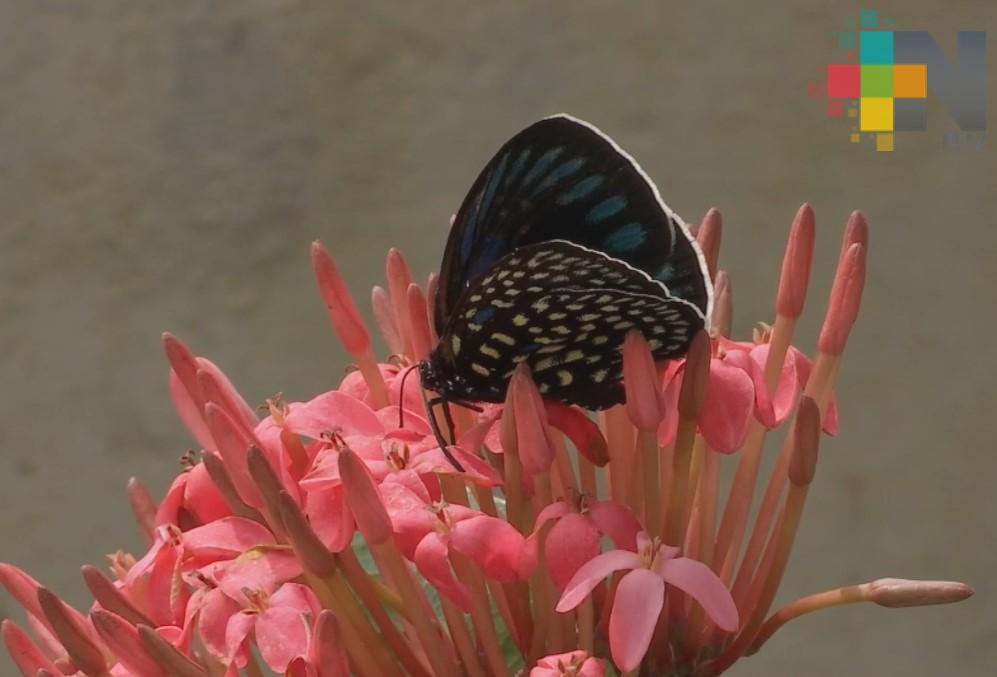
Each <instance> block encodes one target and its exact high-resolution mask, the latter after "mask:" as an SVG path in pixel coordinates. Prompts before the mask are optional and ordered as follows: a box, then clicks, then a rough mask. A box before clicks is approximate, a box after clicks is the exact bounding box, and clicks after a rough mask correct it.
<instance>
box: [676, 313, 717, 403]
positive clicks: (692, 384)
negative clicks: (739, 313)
mask: <svg viewBox="0 0 997 677" xmlns="http://www.w3.org/2000/svg"><path fill="white" fill-rule="evenodd" d="M710 348H711V347H710V335H709V334H708V333H706V331H705V330H703V331H700V332H699V333H698V334H696V336H695V337H694V338H693V339H692V343H691V344H690V345H689V352H688V353H686V356H685V375H684V376H683V377H682V389H681V390H680V391H679V414H681V415H682V417H683V418H686V419H697V418H699V414H700V412H702V410H703V402H705V401H706V387H707V384H708V383H709V381H710V359H711V356H710Z"/></svg>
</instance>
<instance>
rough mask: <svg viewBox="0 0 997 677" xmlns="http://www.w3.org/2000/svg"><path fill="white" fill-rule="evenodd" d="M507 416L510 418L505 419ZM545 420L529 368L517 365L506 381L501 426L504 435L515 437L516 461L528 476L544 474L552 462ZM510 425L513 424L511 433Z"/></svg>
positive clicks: (552, 452)
mask: <svg viewBox="0 0 997 677" xmlns="http://www.w3.org/2000/svg"><path fill="white" fill-rule="evenodd" d="M510 413H511V415H512V417H511V418H509V419H507V418H506V417H507V416H509V414H510ZM546 419H547V416H546V412H545V411H544V406H543V399H542V398H541V397H540V391H539V390H537V386H536V384H535V383H534V382H533V378H532V377H531V376H530V368H529V367H528V366H527V364H526V363H525V362H520V363H519V364H518V365H517V366H516V369H515V371H513V372H512V378H511V379H509V388H508V390H507V391H506V397H505V409H504V411H503V414H502V426H503V430H504V431H505V434H506V435H509V434H513V435H515V438H516V448H517V450H518V455H519V460H520V462H521V463H522V464H523V471H524V472H525V473H526V475H527V476H532V475H535V474H536V473H540V472H544V471H545V470H547V469H548V468H549V467H550V464H551V463H553V462H554V450H553V449H552V448H551V446H550V442H548V440H547V420H546ZM510 422H514V423H512V429H511V430H510V429H509V428H510Z"/></svg>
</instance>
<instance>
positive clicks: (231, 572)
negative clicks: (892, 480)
mask: <svg viewBox="0 0 997 677" xmlns="http://www.w3.org/2000/svg"><path fill="white" fill-rule="evenodd" d="M720 225H721V224H720V217H719V214H718V213H717V212H716V211H715V210H711V211H710V212H709V213H708V214H707V216H706V217H705V219H704V221H703V223H702V224H701V226H700V228H699V231H698V239H699V241H700V244H701V246H702V247H703V249H704V251H705V252H706V255H707V259H708V262H709V264H710V270H711V271H714V272H713V274H714V275H715V284H716V290H717V302H716V310H715V316H714V317H713V318H712V319H713V322H712V325H713V333H712V334H707V333H706V332H703V333H702V334H701V335H700V336H698V337H697V338H696V339H695V341H694V342H693V345H692V347H691V349H690V351H689V354H688V355H687V357H686V358H685V359H682V360H676V361H673V362H670V363H668V364H664V365H656V364H655V363H654V362H653V360H652V357H651V353H650V351H649V349H648V347H647V344H646V342H645V341H644V339H643V337H641V336H640V335H639V334H631V335H630V336H628V337H627V340H626V343H625V345H624V346H623V347H622V350H623V359H624V376H625V384H624V385H625V387H626V391H627V403H626V405H621V406H618V407H615V408H613V409H610V410H607V411H605V412H602V413H601V414H600V415H599V416H597V417H595V418H592V417H591V416H590V415H588V414H587V413H585V412H583V411H581V410H579V409H577V408H574V407H568V406H565V405H562V404H558V403H552V402H544V401H543V400H542V399H541V397H540V394H539V392H538V391H537V388H536V386H535V385H534V383H533V381H532V380H531V378H530V373H529V370H528V369H527V368H526V366H525V364H523V365H521V366H520V368H519V369H518V370H517V371H516V372H515V374H514V375H513V377H512V380H511V382H510V385H509V388H508V394H507V397H506V401H505V403H504V404H503V405H501V406H487V407H485V408H484V410H483V411H481V412H472V411H470V410H467V409H454V411H453V412H452V414H453V416H454V418H455V419H456V421H457V428H458V431H459V434H458V437H457V439H456V443H455V444H453V445H452V446H449V447H448V448H447V449H441V448H440V445H439V443H438V442H437V440H436V437H435V436H434V435H433V433H432V426H431V425H430V422H429V421H428V420H427V419H426V417H425V416H426V415H427V412H425V411H424V410H423V406H422V396H421V393H420V392H419V388H418V386H417V385H410V387H409V389H407V390H405V391H404V392H403V388H402V381H403V378H404V373H405V371H406V369H407V367H409V366H410V365H412V364H414V363H415V362H416V361H417V360H419V359H422V358H424V357H425V356H426V355H427V353H428V352H429V350H430V348H431V346H432V345H433V344H434V342H435V340H436V337H435V336H434V335H433V330H432V325H431V322H430V315H431V313H430V308H431V307H432V304H431V300H432V297H433V294H434V290H435V286H436V283H435V280H434V279H433V278H432V277H431V278H430V280H429V282H428V284H427V286H426V290H425V291H424V290H423V289H422V288H421V287H420V286H419V285H417V284H415V283H413V282H412V276H411V274H410V272H409V270H408V267H407V265H406V264H405V261H404V259H403V258H402V257H401V255H400V254H399V253H398V252H396V251H392V252H391V253H390V254H389V256H388V285H387V289H381V288H375V289H374V292H373V308H374V316H375V318H376V319H377V323H378V325H379V327H380V329H381V333H382V335H383V337H384V339H385V341H386V342H387V344H388V346H389V349H390V350H391V351H392V353H393V355H392V358H391V359H390V360H389V361H388V362H386V363H381V362H378V361H377V360H376V358H375V357H374V354H373V351H372V348H371V339H370V334H369V332H368V329H367V327H366V326H365V324H364V322H363V321H362V319H361V316H360V314H359V312H358V311H357V309H356V307H355V305H354V303H353V301H352V299H351V297H350V295H349V293H348V292H347V289H346V286H345V284H344V283H343V281H342V279H341V278H340V276H339V274H338V272H337V270H336V268H335V265H334V264H333V261H332V259H331V258H330V257H329V255H328V253H327V252H326V250H325V249H324V248H323V247H322V246H321V245H319V244H318V243H316V244H315V245H313V248H312V264H313V267H314V270H315V273H316V276H317V279H318V284H319V290H320V292H321V294H322V298H323V300H324V301H325V303H326V306H327V308H328V310H329V315H330V318H331V320H332V323H333V325H334V327H335V329H336V332H337V333H338V335H339V336H340V338H341V340H342V341H343V344H344V345H345V347H346V349H347V351H348V352H350V353H351V355H352V356H353V358H354V360H355V362H356V365H357V369H356V370H355V371H352V372H351V373H349V374H348V375H347V376H346V377H345V378H344V379H343V381H342V383H340V384H339V386H338V387H337V388H336V389H334V390H331V391H329V392H325V393H322V394H320V395H318V396H317V397H315V398H313V399H311V400H310V401H307V402H291V403H285V402H283V401H282V400H281V399H280V398H279V397H276V398H274V399H272V400H270V401H268V402H267V403H266V411H267V412H268V415H267V416H266V417H265V418H262V419H260V418H259V417H258V415H257V413H256V410H254V409H253V408H252V407H250V406H249V405H248V404H247V403H246V402H245V401H244V400H243V398H242V397H241V396H240V395H239V393H238V392H237V390H236V389H235V387H234V386H233V385H232V383H231V382H230V381H229V380H228V379H227V378H226V377H225V375H224V374H223V373H222V372H221V371H220V370H219V369H218V367H216V366H215V365H214V364H213V363H212V362H210V361H208V360H207V359H205V358H202V357H197V356H195V355H194V354H193V353H192V352H191V351H190V350H189V349H188V348H187V346H185V345H184V344H183V343H182V342H181V341H180V340H178V339H177V338H175V337H173V336H171V335H166V336H165V337H164V347H165V352H166V356H167V359H168V361H169V364H170V372H169V387H170V393H171V395H172V398H173V402H174V403H175V405H176V409H177V411H178V413H179V415H180V417H181V418H182V420H183V421H184V423H185V424H186V426H187V428H189V430H190V432H191V434H192V435H193V437H194V439H195V440H196V441H197V444H198V445H199V446H200V448H201V451H200V454H199V456H197V457H195V456H194V455H188V456H186V457H185V458H184V459H183V463H184V467H183V471H182V472H181V474H180V475H179V476H178V477H177V478H176V479H175V480H174V482H173V484H172V486H171V487H170V488H169V490H168V491H167V493H166V495H165V497H164V498H163V499H162V500H161V501H159V502H158V504H157V503H155V502H154V501H153V500H152V498H151V497H150V496H149V495H148V493H147V492H146V491H145V490H144V489H143V487H142V485H141V484H140V483H138V482H137V481H134V480H133V481H132V482H131V483H130V485H129V497H130V499H131V503H132V508H133V511H134V513H135V515H136V518H137V521H138V523H139V525H140V527H141V528H142V530H143V533H144V534H145V536H146V538H147V540H148V549H147V551H146V552H145V553H144V554H142V556H141V557H139V558H137V559H136V558H135V557H132V556H131V555H129V554H126V553H122V552H119V553H116V554H114V555H112V556H111V558H110V569H109V572H108V573H105V572H102V571H101V570H99V569H97V568H96V567H92V566H86V567H84V569H83V576H84V580H85V581H86V584H87V586H88V587H89V589H90V591H91V592H92V593H93V596H94V600H95V602H94V604H93V606H92V607H91V609H90V610H89V612H88V613H87V614H82V613H80V612H78V611H76V610H75V609H73V608H71V607H70V606H69V605H67V604H66V603H65V602H63V601H62V600H60V599H59V598H58V597H57V596H56V595H55V594H53V593H52V592H51V591H49V590H48V589H46V588H44V587H42V586H41V585H40V584H39V583H38V582H36V581H35V580H34V579H32V578H31V577H30V576H29V575H28V574H26V573H25V572H23V571H22V570H21V569H19V568H17V567H15V566H13V565H10V564H3V565H0V583H2V584H3V585H4V587H5V588H6V589H7V590H8V592H9V593H10V594H11V595H12V596H13V597H14V598H15V599H16V600H17V601H18V602H19V603H20V605H21V606H22V607H23V608H24V609H25V611H26V612H27V628H28V629H27V630H25V629H23V628H22V627H21V626H20V625H17V624H15V623H14V622H13V621H10V620H5V621H4V622H3V633H2V634H3V638H4V642H5V644H6V646H7V649H8V651H9V652H10V654H11V656H12V657H13V659H14V662H15V664H16V665H17V666H18V668H19V669H20V670H21V672H22V673H23V674H24V675H30V676H32V677H34V676H36V675H49V676H55V675H74V674H78V675H90V676H94V677H104V676H107V675H113V676H115V677H118V676H125V675H136V676H139V677H146V676H150V677H152V676H160V675H182V676H184V677H187V676H191V677H194V676H198V677H200V676H208V675H210V676H221V675H224V676H225V677H232V676H235V675H239V674H246V675H261V674H263V672H262V670H263V667H262V665H265V666H266V667H267V668H268V669H270V670H272V671H274V672H276V673H279V674H284V675H291V676H294V677H333V676H338V675H347V674H358V675H367V676H375V675H394V674H410V675H420V676H425V677H429V676H431V675H439V676H457V675H471V676H478V675H512V674H513V673H514V672H515V671H516V670H517V669H519V667H520V666H524V667H526V668H528V669H529V674H530V675H531V676H532V677H545V676H551V677H552V676H555V675H576V676H579V677H597V676H599V677H601V676H602V675H604V674H605V666H604V661H606V660H611V661H612V662H613V663H614V664H615V666H616V668H617V669H618V670H619V671H621V672H623V673H624V674H634V675H635V674H637V672H638V671H640V670H642V669H645V670H647V671H649V672H653V674H690V671H695V674H702V675H712V674H719V673H720V672H722V671H724V670H725V669H726V668H727V667H729V666H730V665H731V664H732V663H733V662H734V661H736V660H737V659H738V658H740V657H741V656H743V655H745V654H746V653H752V652H754V651H755V650H757V648H758V647H759V646H760V645H761V644H762V643H763V642H764V641H765V640H767V639H768V637H769V636H771V634H772V633H773V632H774V631H775V630H776V629H777V628H778V627H780V626H781V625H782V624H783V623H785V622H786V621H787V620H789V619H790V618H792V617H795V616H798V615H800V614H802V613H807V612H809V611H813V610H815V609H818V608H824V607H827V606H832V605H834V604H837V603H845V602H853V601H873V602H877V603H879V604H882V605H884V606H902V605H910V604H926V603H936V602H943V601H953V600H956V599H961V598H963V597H965V596H968V595H969V594H970V593H971V590H970V589H969V588H968V587H967V586H964V585H962V584H958V583H944V582H918V581H903V580H899V579H883V580H880V581H874V582H871V583H864V584H860V585H856V586H850V587H848V588H842V589H839V590H837V591H831V592H830V593H819V594H818V595H814V596H810V597H807V598H804V599H802V600H798V601H797V602H794V603H792V604H790V605H787V606H786V607H784V608H783V609H781V610H778V611H777V612H775V613H774V614H773V613H770V610H771V609H770V607H771V604H772V601H773V598H774V595H775V591H776V589H777V588H778V585H779V582H780V580H781V577H782V573H783V571H784V569H785V566H786V564H787V561H788V556H789V552H790V549H791V546H792V541H793V538H794V536H795V533H796V529H797V526H798V525H799V522H800V517H801V514H802V510H803V506H804V503H805V499H806V493H807V489H808V487H809V485H810V483H811V481H812V479H813V476H814V471H815V465H816V455H817V447H818V441H819V437H820V429H821V428H822V427H823V429H824V431H825V432H827V433H830V434H833V433H834V431H835V429H836V427H837V414H836V408H835V403H834V399H833V396H832V392H833V385H834V380H835V377H836V375H837V373H838V367H839V365H840V361H841V357H842V351H843V349H844V346H845V341H846V339H847V337H848V334H849V331H850V329H851V327H852V325H853V323H854V321H855V318H856V315H857V311H858V305H859V298H860V295H861V291H862V286H863V281H864V275H865V253H866V248H867V228H866V225H865V221H864V220H863V218H862V217H861V215H859V214H858V213H856V214H854V215H853V216H852V217H851V218H850V219H849V222H848V225H847V227H846V230H845V237H844V244H843V248H842V252H841V255H840V259H839V264H838V270H837V273H836V276H835V280H834V284H833V287H832V290H831V294H830V301H829V305H828V310H827V314H826V318H825V321H824V325H823V329H822V331H821V335H820V342H819V344H818V350H817V354H816V357H815V359H814V360H811V359H810V358H808V357H807V356H805V355H804V353H803V352H801V351H800V350H798V349H797V348H795V347H793V346H792V344H791V341H792V336H793V331H794V328H795V325H796V322H797V318H798V317H799V316H800V314H801V312H802V310H803V301H804V297H805V294H806V288H807V284H808V277H809V270H810V261H811V258H812V248H813V241H814V221H813V214H812V212H811V210H810V208H809V207H808V206H804V207H802V208H801V209H800V211H799V212H798V214H797V215H796V218H795V219H794V222H793V226H792V229H791V233H790V239H789V244H788V246H787V250H786V255H785V258H784V262H783V268H782V275H781V277H780V281H779V287H778V294H777V297H776V304H775V320H774V323H773V324H772V325H771V326H769V325H763V326H761V327H760V328H759V329H758V330H756V332H755V335H754V337H753V340H751V341H734V340H731V339H730V338H729V337H728V336H729V333H730V331H729V330H730V316H731V304H730V299H731V285H730V280H729V279H728V278H727V276H726V275H725V274H724V273H723V272H722V271H720V272H716V261H717V252H718V248H719V239H720ZM427 298H428V299H429V300H427ZM413 376H417V374H413ZM428 415H435V414H428ZM789 421H791V423H790V424H789V425H790V432H789V434H788V435H787V436H786V441H785V443H784V444H783V445H782V447H781V450H780V451H779V452H778V456H777V460H776V463H775V470H774V471H773V474H772V475H771V477H770V478H769V479H768V481H767V485H766V486H765V490H764V493H763V495H762V501H761V508H760V510H759V512H758V515H757V517H756V519H755V521H754V523H753V524H752V525H749V520H748V513H749V511H748V508H749V506H750V505H751V502H752V498H753V496H754V493H755V485H756V483H757V482H758V479H759V477H758V476H759V462H760V458H761V453H762V448H763V443H764V441H765V438H766V436H767V434H768V432H769V431H770V430H772V429H774V428H777V427H779V426H781V425H783V424H784V423H787V422H789ZM734 452H737V455H736V456H734V457H732V458H733V459H734V460H736V464H737V465H736V471H735V476H734V481H733V484H732V486H731V489H730V492H729V494H728V496H727V497H726V500H725V501H721V497H720V496H719V464H720V462H721V460H722V459H723V458H724V457H726V456H727V455H731V454H733V453H734ZM448 456H449V457H452V458H454V459H456V460H457V461H458V462H459V464H460V465H461V467H462V468H463V471H458V470H456V469H455V466H454V464H452V463H451V462H450V460H449V458H448ZM749 527H750V528H749ZM261 663H262V665H261Z"/></svg>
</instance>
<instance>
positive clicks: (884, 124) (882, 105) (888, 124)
mask: <svg viewBox="0 0 997 677" xmlns="http://www.w3.org/2000/svg"><path fill="white" fill-rule="evenodd" d="M859 130H860V131H863V132H892V131H893V98H892V97H862V100H861V103H860V104H859Z"/></svg>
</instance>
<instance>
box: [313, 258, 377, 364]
mask: <svg viewBox="0 0 997 677" xmlns="http://www.w3.org/2000/svg"><path fill="white" fill-rule="evenodd" d="M311 255H312V269H313V270H314V271H315V279H316V280H317V281H318V288H319V293H320V294H321V295H322V300H323V301H325V307H326V309H327V310H328V311H329V319H330V320H332V326H333V327H334V328H335V330H336V334H338V335H339V340H340V341H342V342H343V347H345V348H346V351H347V352H348V353H350V354H351V355H356V354H357V353H361V352H363V351H365V350H366V349H367V348H369V347H370V334H369V333H368V332H367V325H365V324H364V321H363V318H362V317H361V316H360V313H359V311H357V307H356V304H354V303H353V298H352V297H351V296H350V291H349V289H347V287H346V283H345V282H344V281H343V278H342V277H341V276H340V275H339V270H338V269H337V268H336V264H335V263H334V262H333V260H332V257H331V256H329V252H328V251H326V249H325V247H324V246H322V243H321V242H319V241H318V240H316V241H315V242H313V243H312V249H311Z"/></svg>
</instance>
